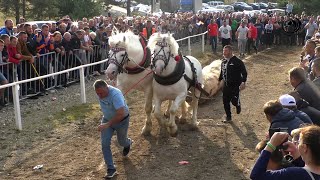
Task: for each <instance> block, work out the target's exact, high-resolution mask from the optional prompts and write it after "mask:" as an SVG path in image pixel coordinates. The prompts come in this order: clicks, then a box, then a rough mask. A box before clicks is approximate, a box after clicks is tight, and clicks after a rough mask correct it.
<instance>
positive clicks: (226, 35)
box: [219, 25, 231, 39]
mask: <svg viewBox="0 0 320 180" xmlns="http://www.w3.org/2000/svg"><path fill="white" fill-rule="evenodd" d="M230 31H231V27H230V26H229V25H227V26H226V27H224V26H221V27H220V28H219V32H220V33H221V38H223V39H230V38H231V37H230Z"/></svg>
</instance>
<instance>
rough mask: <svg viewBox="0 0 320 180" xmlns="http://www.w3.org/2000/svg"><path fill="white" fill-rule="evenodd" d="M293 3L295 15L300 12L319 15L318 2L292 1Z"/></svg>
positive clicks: (315, 0) (319, 7)
mask: <svg viewBox="0 0 320 180" xmlns="http://www.w3.org/2000/svg"><path fill="white" fill-rule="evenodd" d="M292 1H293V3H294V6H293V11H294V12H295V13H301V12H302V11H304V12H306V13H307V14H309V15H311V14H315V15H316V14H319V12H320V3H319V0H292Z"/></svg>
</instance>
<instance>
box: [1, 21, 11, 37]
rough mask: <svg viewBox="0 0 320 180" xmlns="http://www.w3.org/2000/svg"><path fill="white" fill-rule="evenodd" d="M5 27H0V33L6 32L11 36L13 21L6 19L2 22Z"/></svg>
mask: <svg viewBox="0 0 320 180" xmlns="http://www.w3.org/2000/svg"><path fill="white" fill-rule="evenodd" d="M4 25H5V27H3V28H1V29H0V35H2V34H7V35H8V36H13V21H12V20H11V19H7V20H6V21H5V22H4Z"/></svg>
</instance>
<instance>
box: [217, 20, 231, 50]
mask: <svg viewBox="0 0 320 180" xmlns="http://www.w3.org/2000/svg"><path fill="white" fill-rule="evenodd" d="M231 37H232V30H231V27H230V26H229V25H227V22H226V21H225V20H224V21H223V26H221V27H220V28H219V39H220V40H221V42H222V48H224V46H226V45H230V42H231Z"/></svg>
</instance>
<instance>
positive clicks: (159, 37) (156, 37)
mask: <svg viewBox="0 0 320 180" xmlns="http://www.w3.org/2000/svg"><path fill="white" fill-rule="evenodd" d="M161 41H165V42H166V43H168V45H169V47H170V51H171V53H172V54H173V55H174V56H177V55H179V44H178V43H177V41H176V40H175V39H174V37H172V35H171V34H160V33H155V34H153V35H152V36H151V37H150V39H149V42H148V47H149V48H150V49H152V50H154V48H155V46H156V44H157V42H161Z"/></svg>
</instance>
